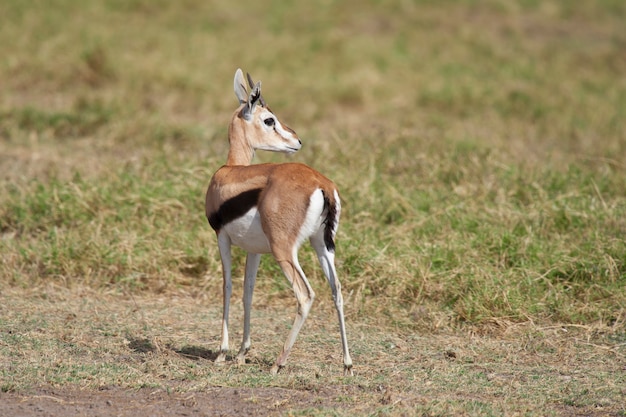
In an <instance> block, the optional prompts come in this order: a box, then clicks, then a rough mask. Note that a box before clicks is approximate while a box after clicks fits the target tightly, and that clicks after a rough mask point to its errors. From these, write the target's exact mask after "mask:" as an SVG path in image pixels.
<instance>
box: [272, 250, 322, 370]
mask: <svg viewBox="0 0 626 417" xmlns="http://www.w3.org/2000/svg"><path fill="white" fill-rule="evenodd" d="M276 259H277V260H278V259H281V258H280V257H276ZM278 263H279V264H280V267H281V269H282V270H283V273H284V274H285V276H286V277H287V279H288V280H289V282H290V283H291V286H292V287H293V291H294V293H295V295H296V299H297V300H298V311H297V313H296V318H295V320H294V322H293V326H292V327H291V331H290V332H289V335H288V336H287V340H286V341H285V344H284V346H283V350H282V351H281V353H280V355H279V356H278V359H276V363H275V364H274V366H273V367H272V370H271V372H272V374H274V375H275V374H277V373H278V371H279V369H280V368H282V367H283V366H285V362H287V357H288V356H289V353H290V352H291V348H292V347H293V344H294V343H295V342H296V338H297V337H298V333H299V332H300V329H301V328H302V325H303V324H304V322H305V320H306V318H307V316H308V315H309V311H310V310H311V306H312V305H313V299H314V298H315V293H314V292H313V289H312V288H311V285H310V284H309V282H308V281H307V279H306V277H305V276H304V272H302V268H300V265H299V264H298V259H297V257H296V256H295V254H294V256H293V257H292V259H291V260H288V261H278Z"/></svg>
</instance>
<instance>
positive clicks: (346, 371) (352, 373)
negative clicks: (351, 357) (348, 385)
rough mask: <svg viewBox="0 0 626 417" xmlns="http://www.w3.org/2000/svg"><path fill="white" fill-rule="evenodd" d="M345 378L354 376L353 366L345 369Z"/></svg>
mask: <svg viewBox="0 0 626 417" xmlns="http://www.w3.org/2000/svg"><path fill="white" fill-rule="evenodd" d="M343 376H354V372H353V371H352V365H350V366H347V365H346V366H344V367H343Z"/></svg>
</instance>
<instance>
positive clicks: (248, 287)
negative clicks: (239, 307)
mask: <svg viewBox="0 0 626 417" xmlns="http://www.w3.org/2000/svg"><path fill="white" fill-rule="evenodd" d="M260 261H261V255H260V254H258V253H248V256H247V257H246V274H245V277H244V280H243V340H242V342H241V348H240V349H239V353H238V354H237V363H239V364H244V363H246V353H248V350H249V349H250V311H251V309H252V293H253V292H254V284H255V282H256V274H257V271H258V269H259V262H260Z"/></svg>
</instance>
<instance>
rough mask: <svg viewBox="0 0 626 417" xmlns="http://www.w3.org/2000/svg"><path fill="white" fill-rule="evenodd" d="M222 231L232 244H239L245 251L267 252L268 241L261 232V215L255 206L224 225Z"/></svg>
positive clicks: (268, 250)
mask: <svg viewBox="0 0 626 417" xmlns="http://www.w3.org/2000/svg"><path fill="white" fill-rule="evenodd" d="M224 231H225V232H226V233H227V234H228V236H229V237H230V240H231V242H232V244H233V245H235V246H239V247H240V248H242V249H243V250H245V251H246V252H252V253H269V252H270V243H269V241H268V240H267V237H266V236H265V233H263V228H262V227H261V217H260V216H259V212H258V211H257V209H256V207H254V208H251V209H250V211H248V212H247V213H246V214H244V215H243V216H241V217H239V218H237V219H235V220H233V221H232V222H230V223H228V224H227V225H226V226H224Z"/></svg>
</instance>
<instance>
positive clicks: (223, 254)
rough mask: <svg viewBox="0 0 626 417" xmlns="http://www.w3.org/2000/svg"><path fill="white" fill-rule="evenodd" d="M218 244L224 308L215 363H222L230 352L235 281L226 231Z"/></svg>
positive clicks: (218, 237) (220, 236)
mask: <svg viewBox="0 0 626 417" xmlns="http://www.w3.org/2000/svg"><path fill="white" fill-rule="evenodd" d="M217 245H218V247H219V250H220V258H221V259H222V278H223V306H224V310H223V313H222V342H221V343H220V353H219V355H218V356H217V358H216V359H215V363H221V362H224V361H225V360H226V353H227V352H228V311H229V308H230V296H231V294H232V292H233V283H232V279H231V263H232V260H231V254H230V245H231V242H230V238H229V237H228V235H226V233H220V234H218V236H217Z"/></svg>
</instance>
